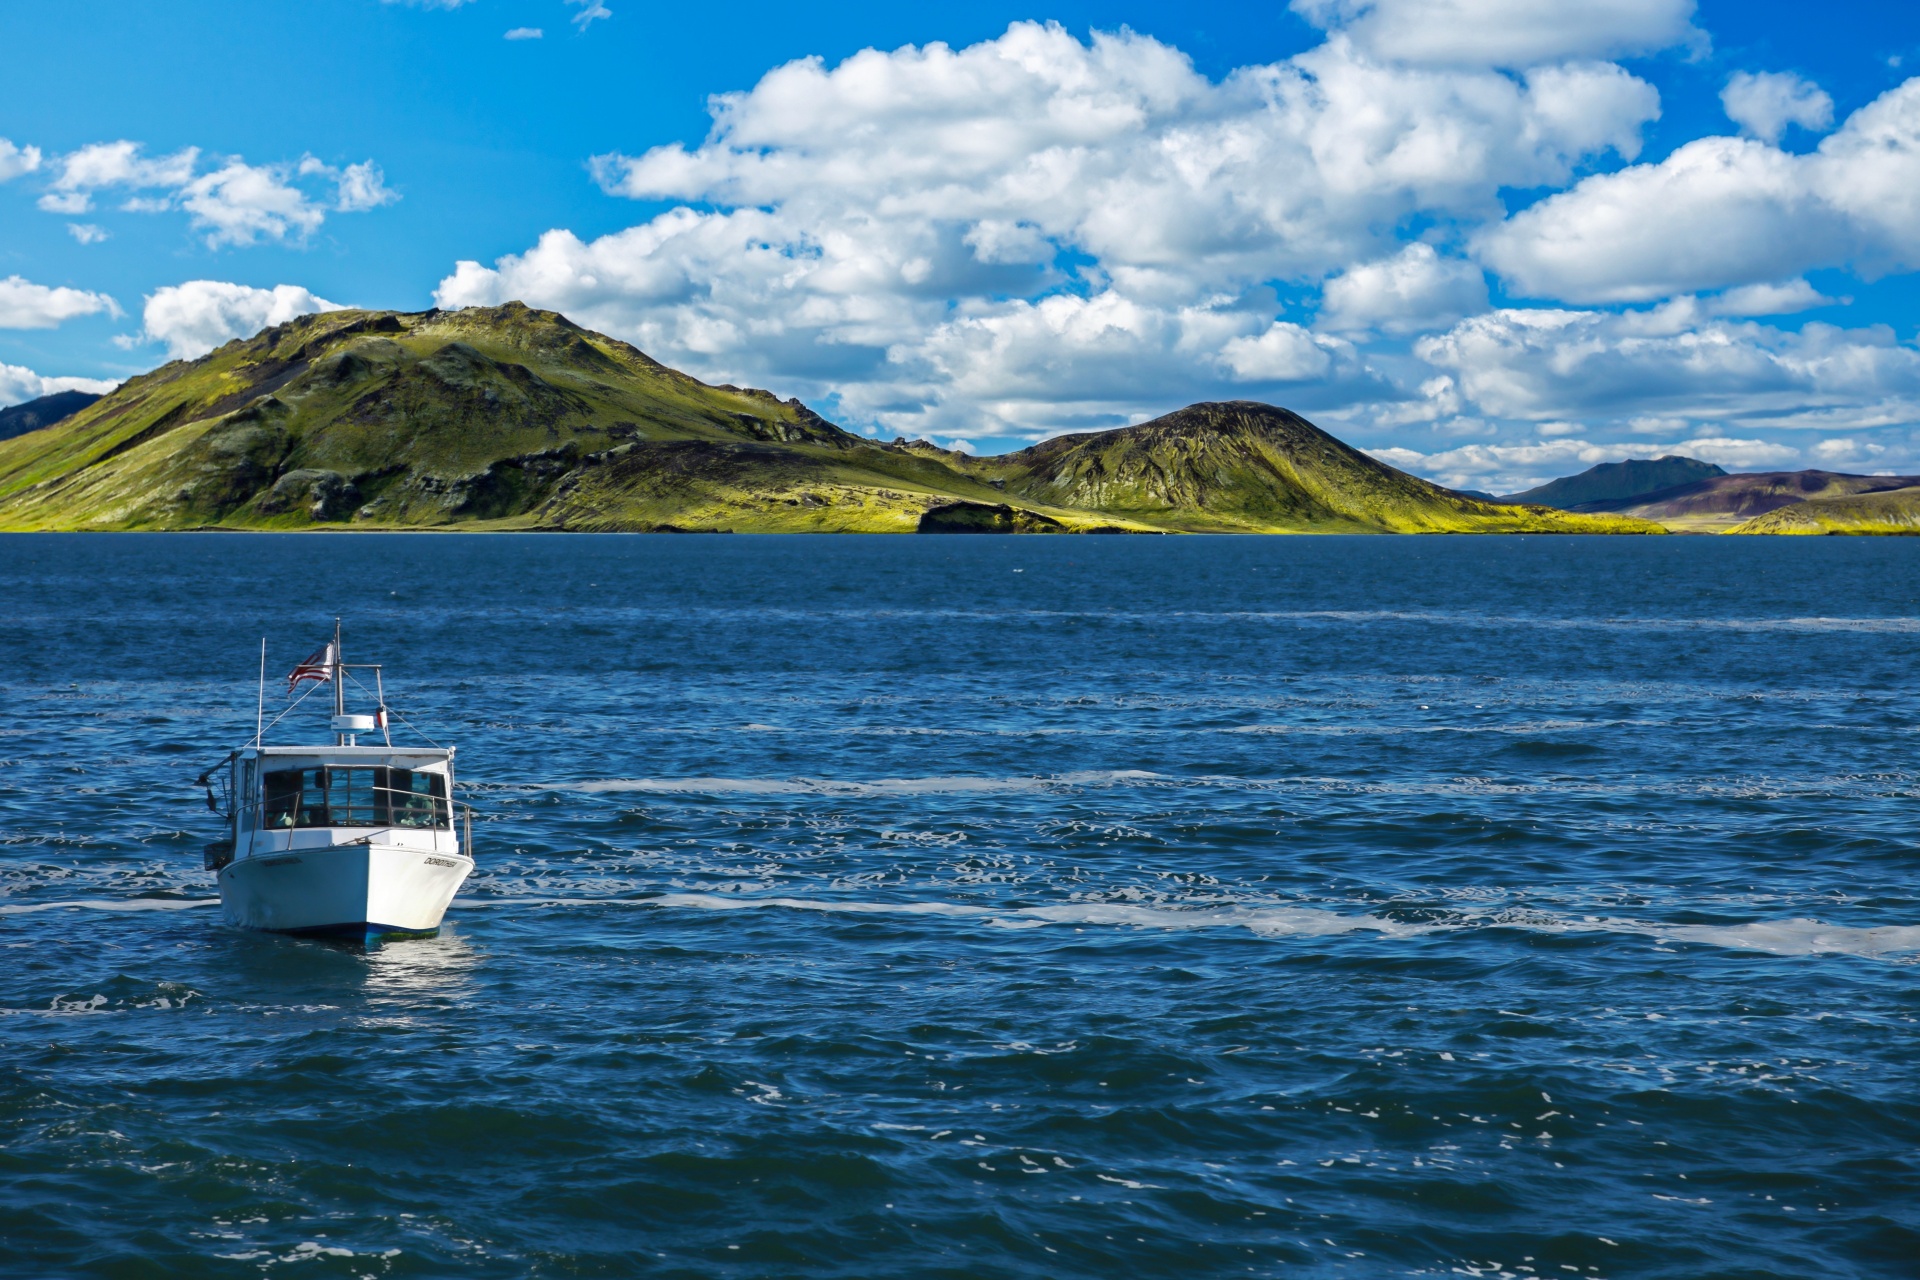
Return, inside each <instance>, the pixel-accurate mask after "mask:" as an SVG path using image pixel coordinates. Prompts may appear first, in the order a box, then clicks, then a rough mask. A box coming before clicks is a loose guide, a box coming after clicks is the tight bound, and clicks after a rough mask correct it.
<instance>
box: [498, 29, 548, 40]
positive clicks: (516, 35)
mask: <svg viewBox="0 0 1920 1280" xmlns="http://www.w3.org/2000/svg"><path fill="white" fill-rule="evenodd" d="M546 34H547V33H546V32H544V31H542V30H541V29H540V28H539V27H515V28H514V29H513V30H511V31H509V32H507V34H506V37H505V38H506V39H508V40H539V39H543V38H544V37H545V36H546Z"/></svg>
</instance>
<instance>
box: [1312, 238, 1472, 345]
mask: <svg viewBox="0 0 1920 1280" xmlns="http://www.w3.org/2000/svg"><path fill="white" fill-rule="evenodd" d="M1321 300H1322V301H1321V310H1320V323H1321V324H1322V325H1323V326H1324V327H1326V328H1329V329H1336V330H1341V329H1344V330H1353V329H1374V328H1379V329H1384V330H1386V331H1388V332H1390V333H1408V332H1413V331H1416V330H1420V329H1430V328H1434V327H1436V326H1438V325H1445V324H1450V323H1452V322H1453V321H1455V320H1458V319H1459V318H1460V317H1462V316H1464V315H1470V314H1472V313H1474V312H1477V311H1484V310H1485V309H1486V305H1487V281H1486V277H1485V276H1483V275H1482V274H1481V272H1480V268H1479V267H1476V266H1474V265H1473V264H1472V263H1470V262H1465V261H1462V260H1460V259H1458V258H1442V257H1441V256H1440V255H1439V254H1438V253H1436V252H1435V251H1434V248H1433V246H1432V245H1430V244H1422V243H1414V244H1410V245H1408V246H1407V247H1406V248H1405V249H1402V250H1401V251H1400V252H1399V253H1397V254H1395V255H1394V256H1393V257H1391V258H1382V259H1379V260H1377V261H1374V262H1363V263H1361V264H1360V265H1358V266H1355V267H1350V268H1348V269H1347V270H1346V271H1344V272H1342V273H1341V274H1340V275H1337V276H1335V277H1334V278H1333V279H1331V280H1329V281H1327V283H1326V286H1325V287H1324V288H1323V289H1322V290H1321Z"/></svg>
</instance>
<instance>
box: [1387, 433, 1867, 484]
mask: <svg viewBox="0 0 1920 1280" xmlns="http://www.w3.org/2000/svg"><path fill="white" fill-rule="evenodd" d="M1831 443H1834V442H1832V441H1820V442H1818V443H1816V444H1814V445H1812V446H1811V447H1810V448H1807V449H1804V450H1803V449H1801V448H1799V447H1797V446H1794V445H1787V444H1780V443H1778V442H1775V441H1769V440H1757V439H1742V438H1737V437H1731V436H1720V435H1695V436H1690V437H1669V439H1668V440H1667V441H1666V442H1665V443H1657V444H1655V443H1649V442H1647V441H1645V440H1635V441H1629V442H1596V441H1593V440H1586V439H1568V438H1559V439H1548V440H1541V441H1529V442H1526V443H1523V444H1465V445H1457V446H1455V447H1453V448H1450V449H1439V450H1435V451H1432V452H1425V451H1422V450H1419V449H1409V448H1404V447H1394V448H1387V449H1372V450H1368V452H1369V453H1371V454H1372V455H1373V456H1374V457H1376V458H1379V459H1380V460H1381V461H1382V462H1385V463H1387V464H1389V465H1390V466H1395V467H1399V468H1400V469H1401V470H1403V471H1411V472H1414V473H1415V474H1417V475H1422V476H1427V477H1429V478H1431V479H1433V480H1436V481H1438V482H1439V483H1441V484H1444V485H1447V486H1448V487H1450V488H1455V489H1479V490H1482V491H1492V492H1494V493H1518V492H1520V491H1522V490H1525V489H1530V488H1532V487H1533V486H1534V485H1536V484H1540V483H1542V482H1544V481H1546V480H1550V479H1552V478H1553V477H1555V476H1564V475H1568V474H1571V473H1573V472H1576V471H1584V470H1586V469H1587V468H1588V467H1591V466H1594V465H1596V464H1598V463H1602V462H1624V461H1626V460H1627V459H1628V458H1652V457H1657V456H1665V455H1667V454H1678V455H1680V456H1682V457H1688V458H1698V459H1700V460H1701V461H1702V462H1713V463H1718V464H1719V465H1720V466H1723V467H1725V468H1727V469H1728V470H1729V471H1760V470H1771V469H1776V468H1777V469H1786V468H1789V467H1797V466H1805V465H1807V464H1808V463H1809V462H1812V463H1815V464H1818V465H1824V464H1825V463H1827V462H1835V461H1838V460H1840V459H1842V458H1845V459H1846V460H1848V461H1853V460H1856V458H1857V456H1858V455H1857V454H1856V453H1847V452H1843V451H1838V450H1833V449H1828V448H1827V445H1829V444H1831ZM1846 443H1849V444H1851V443H1853V442H1851V441H1849V442H1846ZM1867 447H1869V448H1878V446H1867ZM1881 452H1884V450H1881ZM1870 456H1873V457H1876V458H1877V457H1878V456H1879V454H1878V453H1876V454H1872V455H1870Z"/></svg>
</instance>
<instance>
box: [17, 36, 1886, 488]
mask: <svg viewBox="0 0 1920 1280" xmlns="http://www.w3.org/2000/svg"><path fill="white" fill-rule="evenodd" d="M0 49H4V50H6V51H7V52H6V54H5V60H6V64H7V75H6V76H5V77H0V405H6V404H12V403H17V402H20V401H24V400H27V399H31V398H33V397H35V396H38V395H42V394H46V393H49V392H51V391H55V390H61V389H65V388H68V387H83V388H87V389H94V390H104V389H106V388H108V387H110V386H111V385H113V384H114V383H116V382H117V381H119V380H120V379H123V378H125V377H128V376H130V375H132V374H134V373H138V372H142V371H144V370H146V369H149V368H152V367H154V366H155V365H157V364H159V363H161V362H163V361H165V360H167V359H171V358H191V357H194V356H198V355H200V354H203V353H204V352H206V351H208V350H210V349H212V348H213V347H214V346H217V345H219V344H220V343H222V342H225V341H227V340H228V339H229V338H232V337H236V336H244V335H247V334H251V333H253V332H255V331H257V330H258V329H259V328H261V327H263V326H265V325H267V324H271V323H278V322H281V321H284V320H286V319H290V318H291V317H293V316H295V315H298V314H301V313H303V312H306V311H312V310H318V309H324V308H329V307H335V306H358V307H379V308H398V309H403V310H424V309H426V308H429V307H434V306H440V307H448V308H451V307H461V306H476V305H491V304H496V303H500V302H504V301H508V300H511V299H519V300H521V301H524V302H526V303H528V304H529V305H532V306H538V307H548V308H552V309H555V310H558V311H560V312H562V313H564V314H565V315H567V316H568V317H569V318H571V319H573V320H574V321H576V322H578V323H580V324H583V325H586V326H588V327H590V328H594V329H597V330H600V331H602V332H605V333H608V334H612V335H614V336H617V337H620V338H623V339H625V340H627V341H630V342H633V343H634V344H636V345H637V346H639V347H641V348H642V349H643V350H645V351H647V352H648V353H649V354H651V355H653V356H654V357H656V358H657V359H660V360H662V361H664V362H666V363H668V364H670V365H673V366H676V367H678V368H682V369H685V370H687V371H688V372H691V373H693V374H695V375H696V376H699V377H702V378H705V379H707V380H709V381H712V382H727V383H735V384H739V385H753V386H762V387H766V388H768V389H770V390H773V391H774V392H776V393H777V394H779V395H780V396H782V397H786V396H795V395H797V396H799V397H800V398H801V399H803V400H805V401H806V402H807V403H808V404H810V405H812V406H813V407H814V408H816V409H817V410H819V411H820V412H822V413H823V414H825V415H826V416H828V417H830V418H832V419H833V420H835V421H837V422H839V423H841V424H842V425H843V426H846V427H847V428H848V429H850V430H854V431H859V432H863V433H867V434H872V435H877V436H880V437H883V438H892V437H893V436H896V435H905V436H909V437H926V438H928V439H932V440H935V441H937V442H938V443H940V444H943V445H947V446H949V447H955V448H961V449H968V450H973V451H977V452H981V453H995V452H1000V451H1003V450H1006V449H1012V448H1019V447H1022V446H1024V445H1026V444H1029V443H1032V442H1034V441H1036V440H1040V439H1044V438H1046V437H1049V436H1052V435H1058V434H1060V433H1062V432H1068V431H1084V430H1091V429H1099V428H1105V427H1110V426H1116V425H1124V424H1127V423H1131V422H1141V421H1145V420H1147V419H1149V418H1152V417H1155V416H1158V415H1159V414H1162V413H1166V412H1168V411H1170V410H1173V409H1176V408H1179V407H1180V406H1182V405H1184V404H1188V403H1191V402H1193V401H1197V400H1209V399H1251V400H1263V401H1267V402H1269V403H1274V404H1280V405H1284V406H1287V407H1289V408H1292V409H1295V410H1297V411H1299V412H1301V413H1303V414H1305V415H1306V416H1308V417H1309V418H1311V419H1312V420H1313V421H1315V422H1317V423H1319V424H1320V425H1321V426H1323V427H1325V428H1326V429H1327V430H1329V431H1332V432H1333V433H1334V434H1336V435H1338V436H1340V437H1341V438H1342V439H1345V440H1347V441H1349V442H1350V443H1352V444H1354V445H1356V446H1358V447H1360V448H1363V449H1366V450H1367V451H1368V452H1370V453H1372V454H1374V455H1375V456H1376V457H1379V458H1382V459H1383V460H1385V461H1387V462H1390V463H1392V464H1393V465H1395V466H1398V467H1401V468H1403V469H1405V470H1408V471H1412V472H1414V473H1416V474H1419V475H1424V476H1427V477H1429V478H1432V479H1436V480H1439V481H1441V482H1442V483H1446V484H1450V485H1454V486H1456V487H1467V488H1476V489H1486V490H1490V491H1494V492H1512V491H1516V490H1518V489H1521V488H1524V487H1526V486H1527V485H1529V484H1532V483H1536V482H1539V481H1542V480H1545V479H1548V478H1551V477H1553V476H1556V475H1565V474H1569V473H1571V472H1574V471H1579V470H1582V469H1584V468H1585V467H1587V466H1590V465H1592V464H1594V463H1596V462H1602V461H1612V460H1617V459H1621V458H1626V457H1653V456H1658V455H1661V454H1665V453H1681V454H1686V455H1689V456H1692V457H1697V458H1703V459H1706V460H1709V461H1712V462H1717V463H1720V464H1721V465H1723V466H1725V467H1727V468H1728V469H1730V470H1772V469H1786V468H1799V467H1821V468H1825V469H1829V470H1842V471H1857V472H1868V473H1902V474H1904V473H1920V292H1917V291H1916V289H1915V281H1916V278H1915V275H1914V273H1915V271H1916V270H1920V5H1914V4H1912V3H1911V0H1903V2H1898V3H1894V2H1887V0H1830V2H1829V3H1825V4H1821V5H1819V6H1809V5H1806V4H1804V3H1780V2H1777V0H1740V2H1737V3H1736V2H1733V0H1699V3H1697V4H1696V3H1694V0H1581V3H1579V4H1568V3H1564V2H1563V0H1291V3H1289V2H1288V0H1268V2H1267V3H1257V2H1243V3H1216V2H1215V0H1183V2H1181V3H1166V2H1164V0H1122V2H1118V3H1092V2H1076V3H1042V2H1041V0H1024V2H1016V3H1008V2H1005V0H986V2H974V3H967V4H951V3H943V2H939V0H935V2H930V3H922V4H919V5H913V6H903V5H899V4H894V3H887V4H876V3H869V2H868V0H846V2H845V3H839V4H835V5H831V6H826V5H822V6H804V5H796V4H793V3H790V2H789V3H786V4H780V5H773V4H761V3H757V2H756V3H733V4H727V5H707V6H688V5H676V6H665V5H659V4H643V3H640V2H638V0H414V2H412V3H407V2H404V0H310V2H309V3H305V4H301V5H286V6H262V5H260V4H258V3H257V0H248V2H245V3H242V2H240V0H172V2H171V3H169V4H167V5H153V4H150V3H144V2H137V3H136V2H125V0H95V2H94V3H90V4H87V5H84V6H80V5H71V4H64V3H58V2H56V0H44V2H29V0H21V2H19V3H14V4H9V5H6V6H4V7H0Z"/></svg>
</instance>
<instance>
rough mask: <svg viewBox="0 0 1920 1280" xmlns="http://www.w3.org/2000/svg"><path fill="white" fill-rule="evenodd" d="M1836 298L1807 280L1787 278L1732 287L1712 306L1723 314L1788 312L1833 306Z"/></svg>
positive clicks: (1745, 314)
mask: <svg viewBox="0 0 1920 1280" xmlns="http://www.w3.org/2000/svg"><path fill="white" fill-rule="evenodd" d="M1833 301H1834V300H1833V299H1832V298H1829V297H1825V296H1823V295H1822V294H1821V292H1820V291H1819V290H1818V289H1816V288H1814V287H1813V286H1812V285H1810V284H1808V283H1807V282H1806V281H1805V280H1783V281H1777V282H1774V283H1769V284H1747V285H1741V286H1740V287H1739V288H1738V289H1729V290H1727V291H1726V292H1725V293H1723V294H1721V295H1720V296H1719V297H1717V298H1714V299H1712V301H1711V302H1710V303H1709V304H1708V308H1709V310H1711V311H1712V312H1713V313H1714V314H1715V315H1720V316H1785V315H1792V314H1793V313H1794V312H1796V311H1807V310H1810V309H1812V308H1814V307H1825V306H1831V305H1832V304H1833Z"/></svg>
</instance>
